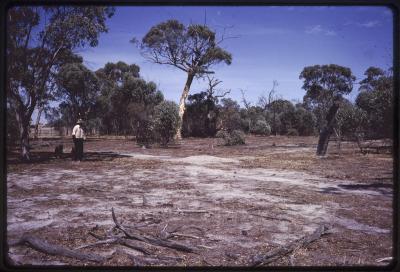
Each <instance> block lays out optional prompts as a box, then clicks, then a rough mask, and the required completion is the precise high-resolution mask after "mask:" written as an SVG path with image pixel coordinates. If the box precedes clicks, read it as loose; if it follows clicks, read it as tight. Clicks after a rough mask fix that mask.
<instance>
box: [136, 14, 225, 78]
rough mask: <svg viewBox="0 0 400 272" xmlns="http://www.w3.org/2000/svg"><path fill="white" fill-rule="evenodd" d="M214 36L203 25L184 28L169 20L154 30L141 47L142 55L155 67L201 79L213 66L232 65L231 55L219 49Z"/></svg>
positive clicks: (144, 38) (145, 37)
mask: <svg viewBox="0 0 400 272" xmlns="http://www.w3.org/2000/svg"><path fill="white" fill-rule="evenodd" d="M215 36H216V35H215V32H214V31H212V30H211V29H209V28H208V27H207V26H205V25H196V24H193V25H189V26H188V27H185V26H184V25H183V24H182V23H180V22H178V21H177V20H168V21H166V22H162V23H160V24H158V25H156V26H153V27H152V28H151V29H150V31H149V32H148V33H147V34H146V35H145V36H144V37H143V39H142V43H141V45H140V47H141V50H142V53H143V55H144V56H145V57H146V58H147V59H149V60H151V61H153V62H155V63H159V64H168V65H172V66H175V67H177V68H179V69H181V70H183V71H185V72H188V73H192V74H193V75H198V76H201V75H203V74H204V73H207V72H208V69H209V68H210V66H212V65H214V64H217V63H220V62H225V63H226V64H231V62H232V55H231V54H230V53H229V52H227V51H225V50H223V49H222V48H221V47H219V46H218V44H217V42H216V37H215Z"/></svg>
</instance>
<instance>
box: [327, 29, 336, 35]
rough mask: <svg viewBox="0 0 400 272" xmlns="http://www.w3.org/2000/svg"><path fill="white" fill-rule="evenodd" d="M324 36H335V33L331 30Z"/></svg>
mask: <svg viewBox="0 0 400 272" xmlns="http://www.w3.org/2000/svg"><path fill="white" fill-rule="evenodd" d="M325 35H326V36H336V32H335V31H332V30H327V31H325Z"/></svg>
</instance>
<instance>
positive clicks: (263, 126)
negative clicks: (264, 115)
mask: <svg viewBox="0 0 400 272" xmlns="http://www.w3.org/2000/svg"><path fill="white" fill-rule="evenodd" d="M250 132H251V133H254V134H256V135H267V136H268V135H270V134H271V127H270V125H269V124H268V123H267V122H266V121H265V120H262V119H259V120H257V121H256V122H255V124H254V125H253V126H251V128H250Z"/></svg>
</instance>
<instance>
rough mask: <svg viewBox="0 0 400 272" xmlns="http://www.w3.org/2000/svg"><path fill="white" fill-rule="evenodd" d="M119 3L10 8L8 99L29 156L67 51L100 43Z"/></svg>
mask: <svg viewBox="0 0 400 272" xmlns="http://www.w3.org/2000/svg"><path fill="white" fill-rule="evenodd" d="M113 13H114V8H110V7H101V6H45V7H39V6H15V7H12V8H10V9H9V10H8V13H7V18H6V20H7V36H6V44H7V45H6V62H7V77H6V78H7V82H6V91H7V100H8V101H7V102H8V103H9V104H10V108H11V109H12V110H13V111H14V114H15V117H16V120H17V123H18V129H19V141H20V145H21V155H22V157H23V159H25V160H29V159H30V152H29V126H30V121H31V117H32V113H33V111H34V110H35V109H36V108H37V106H41V105H43V100H45V99H48V98H49V95H48V94H49V92H51V88H49V84H50V83H51V81H52V80H53V79H54V75H55V74H56V73H57V70H58V68H59V66H60V65H61V64H62V61H61V60H62V59H63V57H62V56H63V55H65V54H66V53H67V52H71V51H74V50H75V49H77V48H81V47H84V46H86V45H87V44H88V45H90V46H92V47H93V46H96V45H97V44H98V36H99V34H100V33H102V32H106V31H107V27H106V19H107V18H110V17H111V16H112V15H113Z"/></svg>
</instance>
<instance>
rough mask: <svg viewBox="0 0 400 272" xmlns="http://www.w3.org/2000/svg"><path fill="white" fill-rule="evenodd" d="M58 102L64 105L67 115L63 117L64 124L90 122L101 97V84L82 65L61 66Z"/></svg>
mask: <svg viewBox="0 0 400 272" xmlns="http://www.w3.org/2000/svg"><path fill="white" fill-rule="evenodd" d="M56 82H57V86H58V88H57V92H56V94H55V96H56V98H58V101H61V102H62V103H63V107H68V108H69V109H68V110H67V109H65V113H66V114H68V116H64V115H62V116H61V118H63V119H64V123H65V125H67V126H72V125H74V123H75V122H76V120H77V119H78V118H84V119H86V120H88V117H89V116H88V114H89V113H90V112H91V111H92V110H93V108H94V107H95V105H96V104H95V103H96V99H97V97H98V96H99V83H98V80H97V77H96V75H95V73H93V72H92V71H90V70H89V69H87V68H86V67H85V66H84V65H83V64H82V63H68V64H65V65H63V66H61V68H60V71H59V72H58V74H57V77H56Z"/></svg>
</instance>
